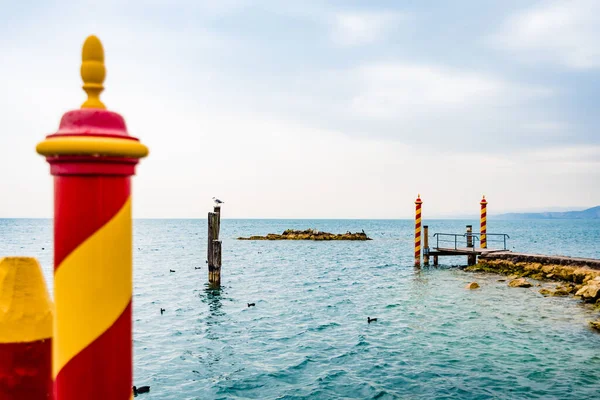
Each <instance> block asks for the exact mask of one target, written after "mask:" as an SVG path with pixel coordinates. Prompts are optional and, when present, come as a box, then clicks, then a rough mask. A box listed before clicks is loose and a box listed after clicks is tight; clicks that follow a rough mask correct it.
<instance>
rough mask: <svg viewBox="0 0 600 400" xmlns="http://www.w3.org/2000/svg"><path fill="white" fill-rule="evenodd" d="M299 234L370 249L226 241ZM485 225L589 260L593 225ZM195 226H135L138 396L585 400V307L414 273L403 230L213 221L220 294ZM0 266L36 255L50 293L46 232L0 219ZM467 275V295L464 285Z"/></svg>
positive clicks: (447, 224)
mask: <svg viewBox="0 0 600 400" xmlns="http://www.w3.org/2000/svg"><path fill="white" fill-rule="evenodd" d="M427 223H428V224H429V226H430V231H431V233H433V232H463V231H464V227H465V224H468V223H471V224H473V225H474V226H475V227H476V226H477V224H478V221H460V220H430V221H427ZM309 227H312V228H317V229H320V230H324V231H330V232H345V231H347V230H350V231H360V230H361V229H364V230H365V231H366V232H367V233H368V234H369V235H370V236H371V237H372V238H373V239H374V240H373V241H369V242H263V241H258V242H247V241H237V240H235V238H236V237H238V236H241V235H251V234H266V233H270V232H281V231H283V230H285V229H288V228H297V229H305V228H309ZM488 229H489V231H490V232H501V233H508V234H509V235H510V237H511V238H510V240H509V247H510V248H511V249H514V250H517V251H526V252H536V253H544V254H565V255H572V256H584V257H594V258H600V246H598V243H599V242H600V221H592V220H590V221H550V220H541V221H493V220H492V221H490V222H489V228H488ZM206 231H207V228H206V221H205V220H137V221H135V223H134V234H135V237H134V250H135V251H134V258H135V262H134V264H135V265H134V275H135V276H134V279H135V280H134V286H135V287H134V352H135V360H134V361H135V378H134V381H135V384H137V385H150V386H151V393H149V394H147V395H144V397H145V398H147V399H242V398H243V399H245V398H253V399H254V398H256V399H329V398H344V399H371V398H372V399H392V398H400V399H433V398H436V399H443V398H456V399H519V398H538V399H564V398H577V399H597V398H598V397H599V393H600V351H599V349H600V335H599V334H597V333H595V332H593V331H592V330H590V329H589V328H588V327H587V323H586V321H587V320H590V319H592V318H595V317H597V316H598V312H597V311H593V310H592V309H591V308H589V307H584V306H582V305H581V304H580V303H579V302H577V301H575V300H573V299H569V298H544V297H542V296H541V295H540V294H539V293H538V292H537V291H538V289H539V288H536V287H533V288H531V289H513V288H508V287H507V286H506V282H498V279H499V277H498V276H495V275H485V274H471V273H466V272H463V271H461V270H460V269H458V268H453V267H451V266H452V265H463V264H464V263H465V261H466V260H465V259H463V258H455V259H444V258H441V259H440V261H441V263H445V265H440V267H439V268H434V267H429V268H423V269H422V270H421V271H415V270H414V268H413V267H412V246H413V226H412V221H408V220H405V221H403V220H394V221H391V220H390V221H370V220H318V221H317V220H315V221H310V220H226V219H224V220H223V221H222V228H221V236H222V239H223V251H224V252H223V270H222V271H223V272H222V280H223V286H222V289H221V290H220V291H213V290H209V289H208V288H207V287H206V281H207V267H206V264H205V259H206ZM0 255H29V256H34V257H37V258H38V259H39V260H40V262H41V263H42V266H43V269H44V273H45V275H46V278H47V280H48V282H49V283H50V284H51V281H52V274H51V268H52V267H51V266H52V226H51V221H50V220H26V219H21V220H7V219H5V220H2V219H0ZM195 267H200V268H201V269H199V270H196V269H195ZM170 269H173V270H175V271H176V272H174V273H170V272H169V270H170ZM472 280H476V281H477V282H479V284H480V285H481V289H480V290H476V291H468V290H465V289H463V287H464V286H465V284H466V283H467V282H470V281H472ZM248 302H253V303H256V307H252V308H248V307H247V306H246V303H248ZM160 308H165V309H166V312H165V314H164V315H161V314H160ZM367 316H370V317H377V318H378V321H377V322H376V323H372V324H367Z"/></svg>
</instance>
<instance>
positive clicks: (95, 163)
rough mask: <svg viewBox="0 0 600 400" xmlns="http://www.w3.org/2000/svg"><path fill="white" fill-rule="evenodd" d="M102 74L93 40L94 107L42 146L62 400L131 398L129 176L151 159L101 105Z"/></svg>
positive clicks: (88, 51)
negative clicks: (49, 185) (50, 194)
mask: <svg viewBox="0 0 600 400" xmlns="http://www.w3.org/2000/svg"><path fill="white" fill-rule="evenodd" d="M105 74H106V70H105V68H104V50H103V48H102V44H101V43H100V40H99V39H98V38H97V37H95V36H90V37H88V38H87V39H86V41H85V43H84V45H83V51H82V64H81V77H82V79H83V83H84V84H83V89H84V90H85V92H86V93H87V95H88V99H87V101H86V102H85V103H83V105H82V106H81V109H79V110H73V111H69V112H67V113H66V114H64V115H63V117H62V119H61V122H60V127H59V129H58V132H57V133H55V134H52V135H49V136H47V137H46V140H44V141H43V142H41V143H40V144H38V146H37V152H38V153H39V154H41V155H43V156H45V157H46V160H47V161H48V163H49V164H50V173H51V174H52V175H53V176H54V301H55V304H56V313H55V319H54V346H53V375H54V380H55V382H54V385H55V387H54V388H55V393H56V395H57V400H71V399H82V398H85V399H88V400H96V399H98V400H100V399H102V400H107V399H111V400H126V399H130V398H131V397H132V390H131V387H132V333H131V295H132V286H133V285H132V236H131V176H132V175H133V174H134V173H135V166H136V164H137V163H138V161H139V159H140V158H143V157H145V156H146V155H147V154H148V149H147V148H146V146H144V145H143V144H141V143H140V142H139V141H138V139H136V138H134V137H131V136H129V134H128V133H127V128H126V126H125V121H124V119H123V117H121V116H120V115H119V114H117V113H114V112H112V111H108V110H106V109H105V108H106V107H105V106H104V104H103V103H102V102H101V101H100V93H101V92H102V90H104V86H103V82H104V78H105Z"/></svg>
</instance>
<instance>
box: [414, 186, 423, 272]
mask: <svg viewBox="0 0 600 400" xmlns="http://www.w3.org/2000/svg"><path fill="white" fill-rule="evenodd" d="M421 204H423V202H422V201H421V195H420V194H419V195H417V200H415V206H416V210H415V267H419V266H421Z"/></svg>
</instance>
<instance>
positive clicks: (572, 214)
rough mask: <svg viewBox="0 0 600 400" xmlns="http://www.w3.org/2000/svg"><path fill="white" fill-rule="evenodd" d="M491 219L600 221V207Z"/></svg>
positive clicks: (515, 214) (503, 215) (516, 214)
mask: <svg viewBox="0 0 600 400" xmlns="http://www.w3.org/2000/svg"><path fill="white" fill-rule="evenodd" d="M490 217H491V218H495V219H600V206H596V207H592V208H588V209H587V210H583V211H563V212H541V213H508V214H500V215H496V216H494V217H492V216H490Z"/></svg>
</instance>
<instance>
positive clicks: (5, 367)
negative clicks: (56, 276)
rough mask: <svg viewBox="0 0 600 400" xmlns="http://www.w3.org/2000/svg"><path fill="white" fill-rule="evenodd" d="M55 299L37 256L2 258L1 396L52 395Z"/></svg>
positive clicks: (8, 399)
mask: <svg viewBox="0 0 600 400" xmlns="http://www.w3.org/2000/svg"><path fill="white" fill-rule="evenodd" d="M52 398H53V396H52V302H51V301H50V296H49V295H48V290H47V289H46V283H45V282H44V276H43V275H42V269H41V268H40V265H39V264H38V262H37V260H36V259H35V258H30V257H5V258H0V399H2V400H24V399H32V400H38V399H52Z"/></svg>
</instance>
